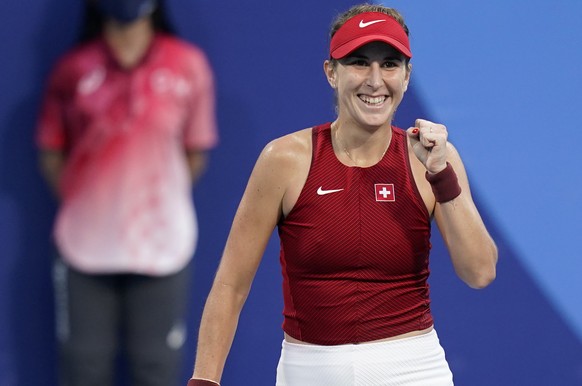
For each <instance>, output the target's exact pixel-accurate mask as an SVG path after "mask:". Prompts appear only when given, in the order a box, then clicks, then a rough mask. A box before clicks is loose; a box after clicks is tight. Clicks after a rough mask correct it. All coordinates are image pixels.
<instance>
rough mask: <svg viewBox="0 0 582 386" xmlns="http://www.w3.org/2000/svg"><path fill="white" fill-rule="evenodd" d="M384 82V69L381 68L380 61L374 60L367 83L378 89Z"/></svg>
mask: <svg viewBox="0 0 582 386" xmlns="http://www.w3.org/2000/svg"><path fill="white" fill-rule="evenodd" d="M382 83H383V81H382V69H381V68H380V63H378V62H372V63H371V64H370V71H369V73H368V80H367V84H368V86H370V87H372V88H373V89H377V88H379V87H381V86H382Z"/></svg>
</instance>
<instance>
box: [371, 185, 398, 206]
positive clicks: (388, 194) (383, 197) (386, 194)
mask: <svg viewBox="0 0 582 386" xmlns="http://www.w3.org/2000/svg"><path fill="white" fill-rule="evenodd" d="M374 190H375V191H376V201H388V202H392V201H396V196H395V195H394V184H374Z"/></svg>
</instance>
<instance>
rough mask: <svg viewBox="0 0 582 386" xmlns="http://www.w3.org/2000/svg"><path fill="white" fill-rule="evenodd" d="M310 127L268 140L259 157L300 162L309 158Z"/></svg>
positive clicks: (274, 160)
mask: <svg viewBox="0 0 582 386" xmlns="http://www.w3.org/2000/svg"><path fill="white" fill-rule="evenodd" d="M311 146H312V145H311V128H308V129H303V130H300V131H296V132H293V133H290V134H287V135H284V136H282V137H279V138H277V139H274V140H272V141H271V142H269V143H268V144H267V145H266V146H265V148H264V149H263V152H262V153H261V157H266V158H268V159H269V160H270V161H273V162H301V161H302V159H303V158H304V157H306V156H307V157H309V158H311Z"/></svg>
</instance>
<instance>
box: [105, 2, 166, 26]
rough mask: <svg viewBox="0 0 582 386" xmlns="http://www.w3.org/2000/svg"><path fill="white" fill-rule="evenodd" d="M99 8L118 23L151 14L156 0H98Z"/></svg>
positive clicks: (129, 21)
mask: <svg viewBox="0 0 582 386" xmlns="http://www.w3.org/2000/svg"><path fill="white" fill-rule="evenodd" d="M98 5H99V9H100V10H101V12H102V13H103V15H104V16H105V17H108V18H112V19H114V20H116V21H118V22H120V23H131V22H133V21H136V20H137V19H139V18H141V17H144V16H147V15H151V14H152V13H153V12H154V10H155V9H156V6H157V2H156V0H98Z"/></svg>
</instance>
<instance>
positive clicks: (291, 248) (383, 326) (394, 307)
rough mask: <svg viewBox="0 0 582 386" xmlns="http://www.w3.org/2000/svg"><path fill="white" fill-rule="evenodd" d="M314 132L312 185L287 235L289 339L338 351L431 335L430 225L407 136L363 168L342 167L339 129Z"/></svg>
mask: <svg viewBox="0 0 582 386" xmlns="http://www.w3.org/2000/svg"><path fill="white" fill-rule="evenodd" d="M312 132H313V158H312V162H311V168H310V171H309V175H308V177H307V181H306V182H305V186H304V187H303V189H302V191H301V193H300V195H299V198H298V200H297V203H296V204H295V206H294V207H293V209H292V210H291V212H290V213H289V214H288V215H287V217H286V218H284V219H283V220H282V221H281V222H280V224H279V226H278V230H279V237H280V240H281V255H280V260H281V266H282V272H283V296H284V311H283V315H284V317H285V320H284V322H283V330H284V331H285V332H286V333H287V334H289V335H290V336H292V337H293V338H296V339H299V340H302V341H304V342H309V343H313V344H321V345H337V344H346V343H357V342H367V341H372V340H377V339H383V338H388V337H391V336H396V335H400V334H404V333H407V332H410V331H414V330H420V329H425V328H428V327H430V326H431V325H432V323H433V320H432V315H431V313H430V300H429V287H428V283H427V279H428V276H429V268H428V256H429V251H430V217H429V214H428V212H427V210H426V206H425V205H424V203H423V200H422V198H421V196H420V193H419V192H418V189H417V187H416V184H415V182H414V179H413V176H412V171H411V168H410V162H409V159H408V147H407V142H406V133H405V132H404V131H403V130H401V129H398V128H396V127H393V128H392V141H391V143H390V147H389V148H388V151H387V152H386V154H385V155H384V157H383V158H382V160H380V162H378V163H377V164H376V165H374V166H371V167H367V168H361V167H348V166H345V165H343V164H342V163H341V162H340V161H339V160H338V159H337V157H336V155H335V153H334V151H333V147H332V142H331V130H330V124H329V123H327V124H325V125H321V126H317V127H314V128H313V130H312Z"/></svg>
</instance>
